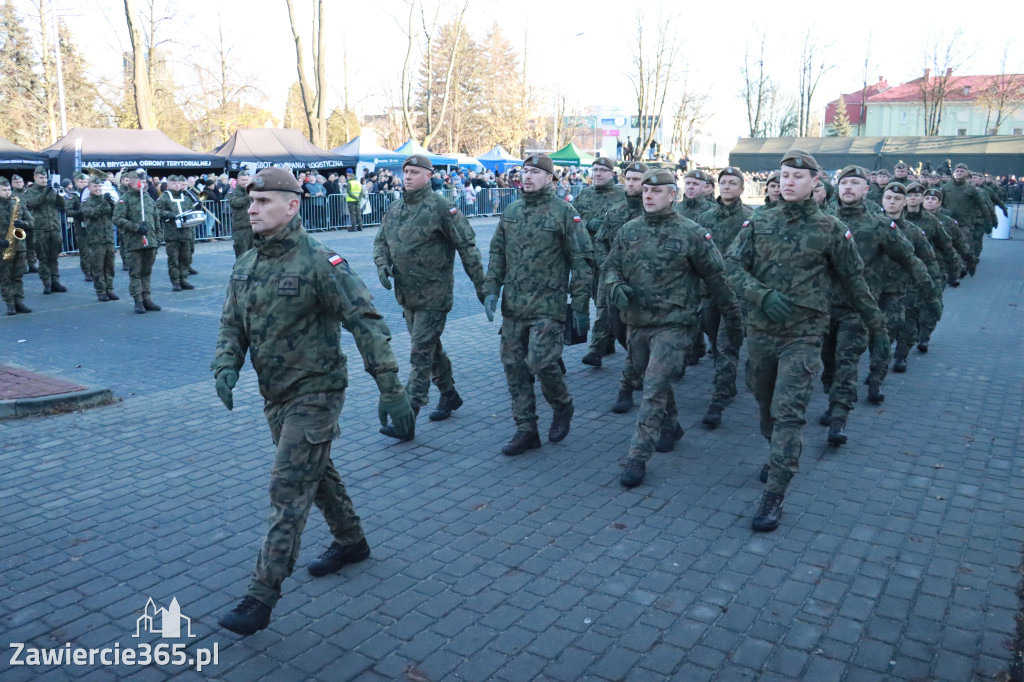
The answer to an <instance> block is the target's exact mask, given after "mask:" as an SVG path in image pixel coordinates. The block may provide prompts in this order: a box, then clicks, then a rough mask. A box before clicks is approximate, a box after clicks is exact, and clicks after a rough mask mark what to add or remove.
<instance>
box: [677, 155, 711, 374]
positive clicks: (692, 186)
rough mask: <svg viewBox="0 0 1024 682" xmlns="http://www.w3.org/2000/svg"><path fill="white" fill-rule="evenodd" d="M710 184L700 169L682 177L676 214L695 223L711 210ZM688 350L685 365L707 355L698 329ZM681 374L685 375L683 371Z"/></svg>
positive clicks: (709, 180) (701, 333)
mask: <svg viewBox="0 0 1024 682" xmlns="http://www.w3.org/2000/svg"><path fill="white" fill-rule="evenodd" d="M711 182H712V181H711V176H710V175H708V174H707V173H705V172H704V171H702V170H700V169H697V168H695V169H693V170H692V171H689V172H688V173H686V175H684V176H683V198H682V199H681V200H680V201H679V202H678V203H677V204H676V205H675V211H676V213H678V214H679V215H681V216H683V217H684V218H686V219H688V220H692V221H693V222H697V221H698V220H700V216H701V214H702V213H704V212H705V211H709V210H711V209H713V208H714V207H715V203H714V201H713V200H712V198H711V197H709V196H708V194H707V192H708V188H709V187H710V186H711ZM712 196H713V195H712ZM689 348H690V350H689V351H688V352H687V356H686V364H687V365H696V364H697V363H698V362H700V359H701V358H702V357H704V356H705V355H707V352H708V347H707V344H706V343H705V342H704V332H703V331H701V329H700V327H698V328H697V329H696V331H694V333H693V339H692V342H691V343H690V346H689ZM683 373H684V374H685V371H684V372H683Z"/></svg>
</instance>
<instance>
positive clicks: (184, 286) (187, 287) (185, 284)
mask: <svg viewBox="0 0 1024 682" xmlns="http://www.w3.org/2000/svg"><path fill="white" fill-rule="evenodd" d="M181 288H182V289H184V290H186V291H189V290H191V289H195V288H196V285H195V284H192V283H191V282H189V281H188V280H187V279H183V280H181Z"/></svg>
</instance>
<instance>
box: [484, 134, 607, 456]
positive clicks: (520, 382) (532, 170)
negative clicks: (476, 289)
mask: <svg viewBox="0 0 1024 682" xmlns="http://www.w3.org/2000/svg"><path fill="white" fill-rule="evenodd" d="M554 172H555V166H554V163H552V161H551V159H550V158H549V157H548V156H547V155H545V154H534V155H532V156H530V157H528V158H527V159H526V161H524V162H523V175H522V177H523V197H522V199H519V200H518V201H514V202H513V203H512V204H510V205H509V207H508V208H506V209H505V211H504V212H503V213H502V214H501V219H500V220H499V221H498V227H497V229H496V230H495V232H494V237H492V238H491V250H490V258H489V260H488V263H487V277H486V280H485V282H484V297H485V298H484V307H485V310H486V312H487V317H488V319H492V318H493V316H494V311H495V309H496V308H497V303H498V294H499V293H501V314H502V323H501V363H502V365H503V366H504V368H505V378H506V380H507V381H508V390H509V393H510V394H511V396H512V416H513V417H514V418H515V422H516V433H515V435H514V436H513V437H512V440H511V441H509V442H508V443H507V444H506V445H505V447H503V448H502V452H503V453H504V454H506V455H521V454H523V453H524V452H526V451H527V450H535V449H537V448H539V447H540V446H541V442H540V435H539V433H538V431H537V401H536V398H535V396H534V392H533V382H534V378H535V377H536V378H538V379H540V385H541V390H542V391H543V393H544V398H545V399H546V400H547V401H548V404H550V405H551V407H552V409H553V410H554V416H553V418H552V420H551V428H550V429H549V430H548V440H549V441H551V442H552V443H557V442H559V441H561V440H563V439H564V438H565V437H566V436H567V435H568V434H569V426H570V422H571V421H572V415H573V403H572V396H571V395H569V389H568V387H567V386H566V385H565V379H563V378H562V372H561V370H560V369H559V367H558V361H559V360H560V359H561V357H562V344H563V340H564V332H565V318H566V308H565V299H566V297H567V296H568V295H569V294H570V293H571V294H572V311H573V314H572V318H573V326H574V327H575V331H576V333H577V334H580V335H585V334H586V333H587V330H588V329H589V327H590V291H591V288H592V286H593V285H592V282H591V278H592V277H593V272H594V250H593V246H592V244H591V241H590V236H589V235H588V234H587V230H586V228H585V227H584V226H583V220H582V218H580V216H579V215H578V214H577V213H576V211H575V210H574V209H573V207H572V205H571V204H568V203H566V202H565V201H560V200H559V199H558V198H556V197H555V193H554V188H553V186H552V177H553V176H554ZM570 273H571V274H572V280H571V283H570V278H569V275H570ZM570 287H571V289H570Z"/></svg>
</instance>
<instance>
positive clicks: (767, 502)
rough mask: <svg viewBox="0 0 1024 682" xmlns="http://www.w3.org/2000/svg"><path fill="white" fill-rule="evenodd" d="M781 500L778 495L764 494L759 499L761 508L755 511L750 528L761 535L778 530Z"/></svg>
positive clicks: (780, 516) (781, 497)
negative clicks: (755, 514)
mask: <svg viewBox="0 0 1024 682" xmlns="http://www.w3.org/2000/svg"><path fill="white" fill-rule="evenodd" d="M783 498H784V496H783V495H780V494H779V493H768V492H766V493H765V494H764V495H763V496H762V497H761V508H760V509H758V510H757V516H755V517H754V520H753V521H752V522H751V524H750V527H751V528H753V529H754V530H756V531H758V532H761V533H770V532H772V531H773V530H775V529H776V528H778V527H779V519H781V518H782V500H783Z"/></svg>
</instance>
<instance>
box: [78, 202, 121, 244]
mask: <svg viewBox="0 0 1024 682" xmlns="http://www.w3.org/2000/svg"><path fill="white" fill-rule="evenodd" d="M114 206H115V204H114V198H113V197H111V196H110V195H107V194H101V195H99V196H98V197H95V196H92V195H91V194H90V195H89V198H88V199H86V200H85V203H84V204H82V218H83V219H84V220H85V234H86V235H88V239H89V245H90V246H105V245H107V244H110V245H111V246H113V244H114V222H113V216H114Z"/></svg>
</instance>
